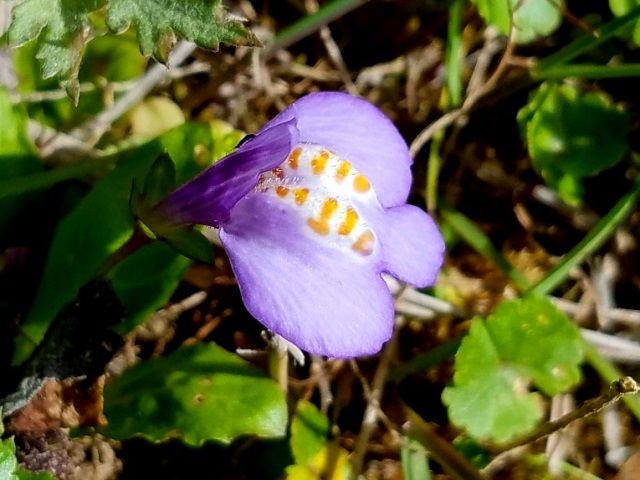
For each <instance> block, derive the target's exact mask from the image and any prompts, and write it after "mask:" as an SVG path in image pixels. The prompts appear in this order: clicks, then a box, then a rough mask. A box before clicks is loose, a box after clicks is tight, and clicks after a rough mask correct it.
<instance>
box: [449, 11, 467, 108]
mask: <svg viewBox="0 0 640 480" xmlns="http://www.w3.org/2000/svg"><path fill="white" fill-rule="evenodd" d="M465 3H466V2H465V0H453V1H452V2H451V6H450V7H449V25H448V27H447V51H446V52H445V71H446V80H447V92H448V94H449V106H450V107H453V108H456V107H459V106H460V103H461V102H462V11H463V8H464V5H465Z"/></svg>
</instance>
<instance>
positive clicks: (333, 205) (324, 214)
mask: <svg viewBox="0 0 640 480" xmlns="http://www.w3.org/2000/svg"><path fill="white" fill-rule="evenodd" d="M337 209H338V201H337V200H336V199H335V198H327V199H326V200H325V201H324V204H323V205H322V210H321V211H320V220H324V221H326V222H328V221H329V219H330V218H331V217H332V216H333V214H334V213H336V210H337Z"/></svg>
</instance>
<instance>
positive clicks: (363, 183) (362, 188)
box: [353, 174, 371, 193]
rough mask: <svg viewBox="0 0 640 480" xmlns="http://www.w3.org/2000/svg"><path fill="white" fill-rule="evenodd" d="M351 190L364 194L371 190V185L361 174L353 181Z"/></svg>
mask: <svg viewBox="0 0 640 480" xmlns="http://www.w3.org/2000/svg"><path fill="white" fill-rule="evenodd" d="M353 188H354V190H355V191H356V192H358V193H366V192H368V191H369V189H370V188H371V184H370V183H369V180H367V177H365V176H364V175H362V174H358V175H356V177H355V178H354V179H353Z"/></svg>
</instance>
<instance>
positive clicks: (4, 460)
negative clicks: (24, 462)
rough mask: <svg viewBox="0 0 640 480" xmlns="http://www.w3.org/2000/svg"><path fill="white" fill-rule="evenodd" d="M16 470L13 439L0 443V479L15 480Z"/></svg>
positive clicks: (16, 461)
mask: <svg viewBox="0 0 640 480" xmlns="http://www.w3.org/2000/svg"><path fill="white" fill-rule="evenodd" d="M16 468H18V460H17V459H16V446H15V444H14V443H13V438H8V439H6V440H2V441H0V478H3V479H7V480H16V479H17V478H18V477H17V475H16V473H15V471H16Z"/></svg>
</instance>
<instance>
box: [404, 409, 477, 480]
mask: <svg viewBox="0 0 640 480" xmlns="http://www.w3.org/2000/svg"><path fill="white" fill-rule="evenodd" d="M407 417H408V419H409V424H410V427H409V435H410V436H411V438H414V439H415V440H417V441H419V442H420V443H421V444H422V445H423V446H424V448H425V449H426V450H427V452H429V454H430V455H431V456H432V457H433V459H434V460H435V461H436V462H438V463H439V464H440V465H442V467H443V468H444V469H445V470H446V472H447V473H448V474H449V475H451V476H452V477H453V478H455V479H457V480H484V478H485V477H484V476H483V475H482V474H481V473H480V472H479V471H478V470H476V468H475V467H474V466H473V465H471V463H469V461H468V460H467V459H466V458H465V457H463V456H462V455H461V454H460V453H458V451H457V450H456V449H455V448H453V447H452V446H451V444H450V443H449V442H447V441H445V440H444V439H442V438H441V437H440V436H439V435H438V434H437V433H436V432H435V430H434V428H433V427H432V426H431V425H429V424H428V423H427V422H425V421H424V420H423V419H422V418H421V417H420V415H418V414H417V413H416V412H414V411H413V410H411V409H410V408H407Z"/></svg>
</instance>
